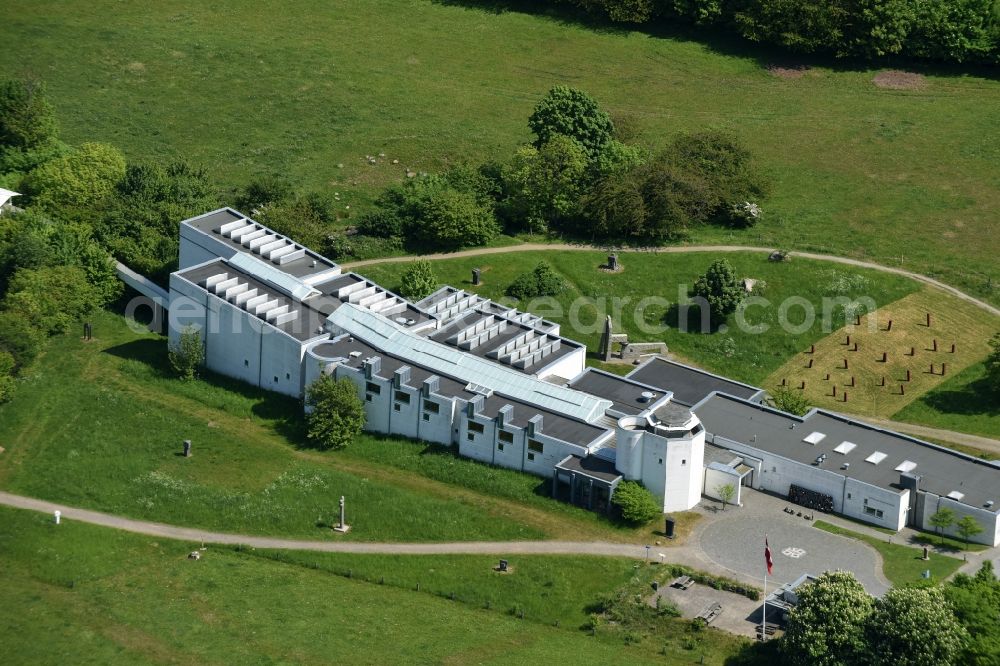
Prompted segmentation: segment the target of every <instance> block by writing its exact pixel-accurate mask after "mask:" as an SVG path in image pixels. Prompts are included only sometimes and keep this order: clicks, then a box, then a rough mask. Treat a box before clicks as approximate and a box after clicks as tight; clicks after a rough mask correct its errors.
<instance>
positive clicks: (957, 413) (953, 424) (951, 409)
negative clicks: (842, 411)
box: [892, 363, 1000, 439]
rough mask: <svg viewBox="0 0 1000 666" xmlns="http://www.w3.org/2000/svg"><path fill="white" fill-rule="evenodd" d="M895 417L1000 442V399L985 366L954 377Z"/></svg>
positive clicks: (973, 366) (978, 366)
mask: <svg viewBox="0 0 1000 666" xmlns="http://www.w3.org/2000/svg"><path fill="white" fill-rule="evenodd" d="M892 418H894V419H896V420H899V421H909V422H911V423H920V424H922V425H928V426H932V427H934V428H945V429H947V430H962V431H963V432H968V433H972V434H973V435H983V436H984V437H993V438H994V439H1000V400H997V398H996V396H995V395H994V394H993V391H991V390H990V388H989V387H988V386H987V383H986V366H985V365H983V364H982V363H976V364H974V365H971V366H969V367H968V368H966V369H965V370H963V371H962V372H959V373H957V374H955V375H954V376H953V377H950V378H949V379H948V380H947V381H945V382H943V383H941V384H940V385H938V386H937V388H935V389H934V390H933V391H930V392H928V393H925V394H924V395H922V396H920V397H919V398H918V399H916V400H913V401H912V402H910V404H908V405H907V406H906V407H904V408H903V409H901V410H900V411H899V412H897V413H896V414H895V415H893V417H892Z"/></svg>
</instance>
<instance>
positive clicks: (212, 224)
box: [181, 208, 337, 278]
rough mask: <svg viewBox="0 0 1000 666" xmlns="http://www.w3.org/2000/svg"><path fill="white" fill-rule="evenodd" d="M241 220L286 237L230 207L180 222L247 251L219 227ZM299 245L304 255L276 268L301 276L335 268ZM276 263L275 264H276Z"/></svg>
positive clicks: (234, 247) (332, 264)
mask: <svg viewBox="0 0 1000 666" xmlns="http://www.w3.org/2000/svg"><path fill="white" fill-rule="evenodd" d="M241 220H244V221H246V223H247V224H256V225H258V226H260V227H261V228H262V229H266V230H267V231H268V232H269V233H271V234H274V235H276V236H281V237H282V238H288V237H287V236H285V235H284V234H280V233H278V232H277V231H274V230H272V229H269V228H268V227H267V226H266V225H263V224H261V223H260V222H256V221H254V220H252V219H250V218H249V217H247V216H246V215H243V214H241V213H240V212H239V211H236V210H234V209H232V208H220V209H219V210H216V211H212V212H211V213H206V214H204V215H199V216H197V217H192V218H191V219H189V220H184V221H183V222H182V223H181V224H186V225H188V226H190V227H193V228H195V229H197V230H198V231H201V232H202V233H204V234H206V235H208V236H211V237H212V238H214V239H215V240H217V241H220V242H222V243H225V244H226V245H228V246H230V247H232V248H233V249H234V250H238V251H240V252H247V248H246V247H244V246H243V244H242V243H237V242H236V241H234V240H233V239H232V238H229V237H228V236H224V235H222V233H221V231H220V230H221V227H222V225H224V224H228V223H230V222H239V221H241ZM288 240H290V241H291V242H293V243H295V239H294V238H288ZM296 244H297V245H299V247H302V249H304V250H305V256H304V257H302V258H300V259H295V260H293V261H289V262H287V263H284V264H281V265H280V266H278V268H279V269H280V270H282V271H284V272H285V273H288V274H289V275H293V276H295V277H298V278H301V277H306V276H309V275H315V274H316V273H322V272H324V271H328V270H330V269H331V268H336V267H337V264H335V263H334V262H332V261H330V260H329V259H327V258H326V257H324V256H322V255H320V254H317V253H316V252H313V251H312V250H310V249H309V248H307V247H304V246H302V245H301V244H298V243H296ZM276 265H277V264H276Z"/></svg>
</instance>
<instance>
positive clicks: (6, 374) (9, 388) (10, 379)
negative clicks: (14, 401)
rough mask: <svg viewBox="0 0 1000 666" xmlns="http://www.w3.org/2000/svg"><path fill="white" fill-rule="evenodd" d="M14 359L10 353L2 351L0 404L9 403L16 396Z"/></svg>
mask: <svg viewBox="0 0 1000 666" xmlns="http://www.w3.org/2000/svg"><path fill="white" fill-rule="evenodd" d="M14 366H15V363H14V357H13V356H12V355H11V354H10V352H5V351H0V403H4V402H7V401H8V400H10V399H11V397H12V396H13V395H14Z"/></svg>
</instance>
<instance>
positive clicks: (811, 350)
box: [809, 345, 816, 354]
mask: <svg viewBox="0 0 1000 666" xmlns="http://www.w3.org/2000/svg"><path fill="white" fill-rule="evenodd" d="M809 353H810V354H815V353H816V345H809Z"/></svg>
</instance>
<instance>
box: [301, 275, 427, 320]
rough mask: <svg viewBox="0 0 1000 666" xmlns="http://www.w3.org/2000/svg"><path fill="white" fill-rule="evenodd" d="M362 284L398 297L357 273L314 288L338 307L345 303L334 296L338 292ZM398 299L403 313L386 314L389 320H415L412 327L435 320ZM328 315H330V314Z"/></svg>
mask: <svg viewBox="0 0 1000 666" xmlns="http://www.w3.org/2000/svg"><path fill="white" fill-rule="evenodd" d="M360 282H365V283H368V284H370V285H373V286H375V287H377V288H378V289H380V290H381V291H383V292H385V293H386V294H387V295H390V296H396V294H393V293H392V292H390V291H389V290H387V289H385V288H384V287H382V286H380V285H379V284H378V283H376V282H372V281H371V280H369V279H368V278H366V277H364V276H362V275H358V274H357V273H343V274H341V275H337V276H335V277H332V278H330V279H329V280H326V281H325V282H318V283H316V284H314V285H313V287H315V288H316V289H318V290H319V291H321V292H323V294H324V296H325V297H326V298H327V299H328V300H330V301H336V302H337V305H338V306H339V305H340V303H343V302H344V301H341V300H340V299H338V298H337V297H335V296H333V294H335V293H336V292H337V291H338V290H340V289H343V288H344V287H347V286H350V285H352V284H358V283H360ZM398 298H399V302H400V304H401V305H402V306H403V309H402V311H398V310H397V311H395V312H392V313H391V314H386V315H385V316H386V317H387V318H389V319H395V318H396V317H403V318H405V319H407V320H409V319H412V320H413V324H409V325H410V326H414V325H417V324H424V323H427V322H429V321H431V320H432V319H433V317H430V316H429V315H428V314H427V313H426V312H424V311H423V310H421V309H419V308H418V307H416V306H415V305H413V304H412V303H410V302H409V301H407V300H406V299H405V298H403V297H402V296H399V297H398ZM397 307H399V306H393V308H397ZM334 309H336V307H334V308H331V309H330V312H333V310H334ZM327 314H329V312H328V313H327Z"/></svg>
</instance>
